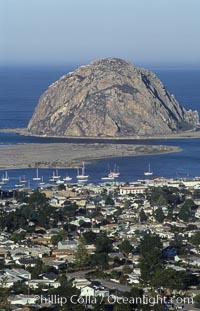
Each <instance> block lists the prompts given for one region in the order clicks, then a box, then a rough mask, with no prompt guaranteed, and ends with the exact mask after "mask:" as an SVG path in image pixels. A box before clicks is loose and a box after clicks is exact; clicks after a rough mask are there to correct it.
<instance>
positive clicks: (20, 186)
mask: <svg viewBox="0 0 200 311" xmlns="http://www.w3.org/2000/svg"><path fill="white" fill-rule="evenodd" d="M24 186H25V185H24V184H23V183H22V179H21V177H19V183H18V184H16V185H15V187H16V188H23V187H24Z"/></svg>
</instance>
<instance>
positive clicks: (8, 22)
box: [0, 0, 200, 65]
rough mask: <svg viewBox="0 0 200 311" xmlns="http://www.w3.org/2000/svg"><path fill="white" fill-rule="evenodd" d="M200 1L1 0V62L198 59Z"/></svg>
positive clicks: (198, 61)
mask: <svg viewBox="0 0 200 311" xmlns="http://www.w3.org/2000/svg"><path fill="white" fill-rule="evenodd" d="M199 16H200V0H0V64H2V63H5V64H11V65H12V64H70V63H71V64H73V63H75V64H81V63H87V62H88V61H91V60H94V59H96V58H102V57H120V58H124V59H127V60H130V61H132V62H133V63H136V64H156V63H158V64H159V63H161V64H162V63H169V64H175V65H176V64H177V65H178V64H200V18H199Z"/></svg>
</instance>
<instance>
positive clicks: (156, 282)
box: [152, 269, 191, 290]
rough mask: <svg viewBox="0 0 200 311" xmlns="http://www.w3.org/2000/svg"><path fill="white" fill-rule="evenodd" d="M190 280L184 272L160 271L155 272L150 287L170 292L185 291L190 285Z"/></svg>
mask: <svg viewBox="0 0 200 311" xmlns="http://www.w3.org/2000/svg"><path fill="white" fill-rule="evenodd" d="M190 280H191V278H190V275H189V274H188V273H187V272H185V271H174V269H162V270H159V271H156V272H155V274H154V276H153V279H152V285H153V286H154V287H156V288H159V287H165V288H168V289H170V290H174V289H176V290H185V289H187V288H188V286H189V285H190Z"/></svg>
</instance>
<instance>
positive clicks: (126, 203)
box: [124, 200, 130, 209]
mask: <svg viewBox="0 0 200 311" xmlns="http://www.w3.org/2000/svg"><path fill="white" fill-rule="evenodd" d="M129 207H130V201H129V200H126V201H125V203H124V208H125V209H129Z"/></svg>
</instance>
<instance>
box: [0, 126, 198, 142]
mask: <svg viewBox="0 0 200 311" xmlns="http://www.w3.org/2000/svg"><path fill="white" fill-rule="evenodd" d="M0 132H1V133H15V134H18V135H21V136H30V137H40V138H55V139H56V138H58V139H77V140H78V139H80V140H83V141H84V140H96V141H98V140H99V141H102V140H108V141H109V140H116V141H122V140H159V139H189V138H191V139H193V138H200V131H185V132H180V133H174V134H165V135H157V136H123V137H120V136H115V137H109V136H101V137H95V136H88V137H86V136H62V135H54V136H51V135H50V136H48V135H36V134H35V135H32V134H30V133H29V132H28V131H27V129H26V128H5V129H0Z"/></svg>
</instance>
